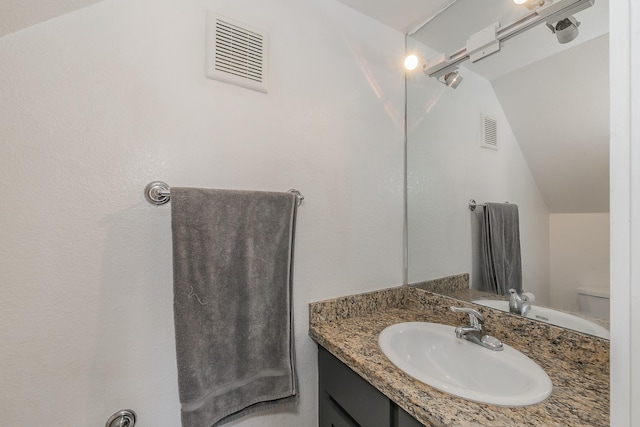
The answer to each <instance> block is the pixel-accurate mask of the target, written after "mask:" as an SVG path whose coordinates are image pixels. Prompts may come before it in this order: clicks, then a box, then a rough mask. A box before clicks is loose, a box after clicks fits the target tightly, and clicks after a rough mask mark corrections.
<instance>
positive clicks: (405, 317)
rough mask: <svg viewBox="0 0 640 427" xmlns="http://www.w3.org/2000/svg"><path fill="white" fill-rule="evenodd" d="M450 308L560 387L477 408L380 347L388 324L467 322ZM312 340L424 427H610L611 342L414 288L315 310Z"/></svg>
mask: <svg viewBox="0 0 640 427" xmlns="http://www.w3.org/2000/svg"><path fill="white" fill-rule="evenodd" d="M451 305H456V306H466V307H473V308H476V309H478V310H479V311H480V312H482V313H483V315H485V316H486V318H487V320H486V323H485V327H486V329H487V333H488V334H490V335H493V336H495V337H496V338H498V339H500V340H502V341H503V342H505V343H506V344H509V345H510V346H512V347H514V348H516V349H517V350H519V351H521V352H522V353H524V354H526V355H527V356H528V357H530V358H531V359H533V360H534V361H535V362H536V363H538V364H539V365H540V366H541V367H542V369H544V370H545V372H547V374H548V375H549V377H550V378H551V381H552V382H553V392H552V394H551V396H549V398H548V399H547V400H545V401H544V402H541V403H539V404H536V405H532V406H525V407H517V408H508V407H501V406H495V405H488V404H482V403H475V402H471V401H468V400H465V399H462V398H459V397H456V396H453V395H449V394H447V393H444V392H441V391H439V390H437V389H435V388H433V387H431V386H428V385H426V384H424V383H422V382H420V381H417V380H415V379H413V378H412V377H410V376H408V375H406V374H405V373H404V372H402V371H401V370H400V369H398V368H396V367H395V365H393V364H392V363H391V362H390V361H389V360H388V359H387V357H386V356H385V355H384V354H383V353H382V351H381V350H380V349H379V347H378V334H379V333H380V332H381V331H382V330H383V329H384V328H386V327H387V326H389V325H392V324H395V323H400V322H410V321H426V322H436V323H444V324H449V325H452V326H459V325H462V324H466V322H467V320H468V318H467V316H466V315H462V314H454V313H452V312H451V311H450V310H449V307H450V306H451ZM309 335H310V336H311V338H312V339H313V340H314V341H316V342H317V343H318V344H319V345H321V346H322V347H324V348H325V349H327V350H328V351H329V352H330V353H332V354H333V355H334V356H336V357H337V358H338V359H340V360H341V361H342V362H344V363H345V364H346V365H347V366H349V367H350V368H351V369H352V370H353V371H355V372H356V373H358V374H359V375H360V376H362V377H363V378H364V379H365V380H367V381H368V382H369V383H371V384H372V385H373V386H374V387H376V388H377V389H378V390H380V391H381V392H382V393H383V394H384V395H386V396H387V397H388V398H390V399H391V400H392V401H394V402H395V403H396V404H397V405H398V406H400V407H401V408H403V409H404V410H405V411H407V412H408V413H409V414H411V415H412V416H413V417H414V418H416V419H417V420H418V421H420V422H421V423H423V424H424V425H425V426H438V427H439V426H545V427H551V426H563V427H575V426H585V427H586V426H588V427H594V426H608V425H609V342H608V341H607V340H603V339H599V338H595V337H591V336H587V335H583V334H580V333H577V332H573V331H569V330H565V329H562V328H558V327H555V326H552V325H547V324H544V323H541V322H533V321H529V320H527V319H523V318H520V317H518V316H514V315H511V314H509V313H503V312H500V311H498V310H493V309H490V308H487V307H482V306H478V305H475V304H470V303H466V302H463V301H459V300H456V299H452V298H450V297H445V296H442V295H437V294H433V293H431V292H428V291H424V290H421V289H416V288H413V287H409V286H401V287H397V288H392V289H387V290H383V291H378V292H372V293H368V294H361V295H354V296H349V297H344V298H338V299H335V300H330V301H323V302H318V303H312V304H311V305H310V329H309Z"/></svg>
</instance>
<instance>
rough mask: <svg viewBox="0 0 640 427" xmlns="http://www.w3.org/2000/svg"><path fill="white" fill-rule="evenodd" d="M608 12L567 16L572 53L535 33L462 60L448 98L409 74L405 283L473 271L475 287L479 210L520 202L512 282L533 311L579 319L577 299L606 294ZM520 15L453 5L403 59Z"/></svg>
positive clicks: (502, 4)
mask: <svg viewBox="0 0 640 427" xmlns="http://www.w3.org/2000/svg"><path fill="white" fill-rule="evenodd" d="M608 7H609V4H608V1H606V0H597V1H596V2H595V4H594V5H593V6H592V7H590V8H588V9H586V10H583V11H580V12H578V13H576V15H575V18H576V19H577V20H578V21H579V22H580V23H581V25H580V26H579V30H580V34H579V36H578V37H577V38H576V39H575V40H573V41H572V42H570V43H566V44H559V43H558V40H557V38H556V37H555V35H554V34H552V33H551V31H550V30H549V28H547V27H546V26H545V25H544V24H542V25H538V26H536V27H534V28H533V29H530V30H528V31H526V32H524V33H522V34H520V35H518V36H516V37H515V38H512V39H509V40H507V41H505V42H504V43H503V44H502V46H501V50H500V51H499V52H497V53H495V54H493V55H491V56H488V57H486V58H484V59H482V60H480V61H478V62H475V63H470V62H469V61H467V62H465V63H463V64H462V65H461V66H460V69H459V72H460V75H461V76H462V77H463V78H464V80H463V81H462V83H460V84H459V86H458V87H457V88H455V89H453V88H450V87H447V86H445V85H444V84H442V83H440V82H439V81H438V80H437V79H435V78H429V77H428V76H426V75H425V74H424V73H423V72H421V67H418V68H417V69H416V70H415V71H412V72H407V183H408V187H407V191H408V196H407V198H408V200H407V204H408V206H407V211H408V229H409V237H408V254H409V259H408V282H409V283H410V284H412V283H418V282H423V281H428V280H432V279H437V278H442V277H447V276H451V275H456V274H459V273H470V287H471V288H472V289H479V285H480V282H479V281H480V277H481V274H480V271H479V268H480V264H479V240H480V239H479V218H480V215H482V210H481V209H477V210H476V211H475V212H471V211H470V210H469V209H468V206H467V204H468V202H469V200H470V199H475V200H476V201H477V202H478V203H484V202H505V201H508V202H510V203H515V204H517V205H518V207H519V217H520V240H521V253H522V277H523V280H522V283H523V288H524V290H525V291H527V292H531V293H533V294H535V296H536V302H535V305H540V306H547V307H552V308H555V309H559V310H563V311H570V312H575V313H581V311H583V310H581V307H580V306H579V298H578V295H579V294H578V290H579V289H587V290H593V291H595V293H597V294H599V295H601V296H606V295H607V294H608V292H609V151H608V150H609V70H608V62H609V61H608V58H609V49H608V42H609V41H608ZM528 12H529V11H528V9H526V8H524V7H523V6H518V5H515V4H514V2H513V1H512V0H457V1H456V2H454V3H452V4H451V6H450V7H448V8H446V9H445V10H444V11H442V12H441V13H439V14H438V15H437V16H435V17H434V18H433V19H431V20H429V21H427V24H425V25H424V26H423V27H422V28H420V29H419V30H418V31H417V32H415V33H414V34H412V35H410V36H408V37H407V51H408V52H418V53H419V54H420V55H421V56H422V57H423V58H427V59H431V58H436V57H437V56H438V55H439V54H442V53H445V54H451V53H453V52H455V51H457V50H458V49H460V48H462V47H464V46H465V43H466V41H467V39H469V37H470V36H472V35H473V34H475V33H476V32H478V31H480V30H482V29H483V28H486V27H487V26H489V25H491V24H493V23H495V22H500V23H501V25H505V24H508V23H511V22H513V21H514V20H515V19H517V18H519V17H521V16H522V15H523V14H526V13H528ZM483 115H486V116H489V117H491V118H493V119H495V120H496V123H497V150H492V149H487V148H485V147H483V146H482V126H481V120H482V117H483ZM582 314H585V315H586V316H593V314H592V313H590V312H588V311H587V310H584V311H583V313H582ZM595 316H596V317H598V315H595ZM607 320H608V319H607Z"/></svg>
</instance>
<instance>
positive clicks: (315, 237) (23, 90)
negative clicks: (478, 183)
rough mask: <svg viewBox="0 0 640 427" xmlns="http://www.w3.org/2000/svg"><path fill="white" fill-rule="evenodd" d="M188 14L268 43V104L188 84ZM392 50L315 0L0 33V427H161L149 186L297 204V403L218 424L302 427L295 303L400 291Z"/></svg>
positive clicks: (226, 88) (185, 7)
mask: <svg viewBox="0 0 640 427" xmlns="http://www.w3.org/2000/svg"><path fill="white" fill-rule="evenodd" d="M205 9H212V10H215V11H218V12H219V13H221V14H223V15H226V16H229V17H232V18H235V19H237V20H240V21H242V22H245V23H247V24H249V25H252V26H255V27H258V28H261V29H264V30H267V31H268V32H269V34H270V37H271V90H270V93H269V94H268V95H264V94H261V93H257V92H252V91H249V90H246V89H243V88H239V87H235V86H230V85H226V84H223V83H220V82H216V81H212V80H206V79H205V78H204V77H203V63H204V22H205ZM403 47H404V37H403V35H402V34H400V33H398V32H396V31H395V30H391V29H389V28H387V27H384V26H382V25H381V24H379V23H376V22H374V21H373V20H371V19H370V18H366V17H364V16H362V15H359V14H357V13H355V12H353V11H352V10H351V9H348V8H346V7H345V6H343V5H340V4H338V3H335V2H333V1H327V0H310V1H305V2H298V1H294V0H272V1H269V2H262V1H257V0H234V1H223V0H210V1H205V0H200V1H199V0H138V1H135V2H131V1H127V0H105V1H102V2H100V3H98V4H96V5H94V6H90V7H87V8H84V9H82V10H79V11H77V12H74V13H71V14H68V15H65V16H63V17H60V18H57V19H54V20H52V21H48V22H45V23H43V24H40V25H37V26H35V27H31V28H28V29H26V30H23V31H20V32H18V33H14V34H11V35H8V36H5V37H3V38H0V63H1V64H2V67H0V99H1V100H2V102H0V144H2V150H0V183H1V184H2V193H3V194H2V196H3V200H2V208H1V209H0V213H1V215H2V217H1V219H2V227H1V228H0V230H1V231H0V271H1V273H2V278H3V286H2V290H3V292H2V298H0V343H2V344H1V350H0V352H1V357H0V359H1V360H2V363H0V377H1V378H2V381H1V385H0V391H1V394H2V395H3V398H2V402H1V403H0V406H1V411H0V412H1V413H2V421H1V424H3V425H21V426H44V425H65V426H97V425H104V423H105V421H106V419H107V418H108V416H109V415H111V413H113V412H115V411H116V410H118V409H122V408H132V409H134V410H135V411H137V412H138V415H139V418H140V425H141V426H148V427H150V426H153V427H175V426H178V425H179V402H178V394H177V378H176V361H175V346H174V336H173V334H174V330H173V311H172V298H173V295H172V292H173V291H172V268H171V240H170V239H171V236H170V208H169V207H168V206H163V207H155V206H151V205H150V204H148V203H147V202H146V201H145V200H144V198H143V189H144V187H145V185H146V184H147V183H149V182H150V181H153V180H158V179H160V180H164V181H166V182H168V183H169V184H170V185H174V186H200V187H212V188H236V189H255V190H274V191H280V190H281V191H284V190H287V189H289V188H291V187H296V188H298V189H300V190H301V191H302V193H303V194H304V196H305V197H306V199H305V203H304V205H303V206H302V207H301V208H300V210H299V220H298V229H297V241H296V257H295V263H296V264H295V266H296V268H295V277H294V281H295V283H294V305H295V307H294V310H295V324H296V350H297V355H298V368H299V369H298V372H299V376H300V378H299V379H300V395H301V399H302V400H301V405H300V407H299V408H298V411H297V413H293V414H291V413H286V412H284V413H273V414H270V415H266V416H257V417H251V418H247V419H244V420H242V421H239V422H236V423H234V424H233V425H238V426H258V425H260V426H273V427H276V426H277V427H282V426H291V427H299V426H312V425H315V423H316V422H317V421H316V400H317V395H316V393H317V392H316V382H317V371H316V360H315V357H316V352H315V346H314V344H313V342H312V341H311V340H310V339H309V338H308V336H307V327H308V314H307V304H308V303H309V302H310V301H315V300H320V299H325V298H329V297H334V296H338V295H345V294H353V293H357V292H362V291H367V290H374V289H379V288H385V287H389V286H396V285H399V284H401V281H402V265H403V263H402V253H403V250H402V217H403V208H402V205H403V196H402V194H403V189H402V183H403V170H402V167H403V152H404V151H403V125H402V120H403V119H402V117H403V102H404V91H403V73H402V70H401V69H400V63H401V61H400V60H399V59H400V58H401V56H402V52H403Z"/></svg>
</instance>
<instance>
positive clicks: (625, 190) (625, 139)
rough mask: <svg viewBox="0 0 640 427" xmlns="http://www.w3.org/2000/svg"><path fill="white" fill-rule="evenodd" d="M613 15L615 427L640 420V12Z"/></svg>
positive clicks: (628, 8)
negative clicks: (639, 366) (639, 362)
mask: <svg viewBox="0 0 640 427" xmlns="http://www.w3.org/2000/svg"><path fill="white" fill-rule="evenodd" d="M635 6H637V3H636V2H635V1H632V0H620V1H613V2H611V5H610V13H611V33H610V38H611V45H610V54H611V56H610V59H611V64H610V67H611V68H610V70H611V75H615V76H616V78H614V79H611V99H610V102H611V152H610V154H611V156H610V158H611V425H612V426H615V427H631V426H635V425H636V424H637V420H638V418H639V417H640V406H638V405H637V404H636V402H637V396H638V395H640V369H638V361H639V360H640V327H638V326H637V325H640V261H639V254H640V246H639V245H640V197H639V196H640V150H638V149H637V148H638V147H639V146H640V120H638V111H640V50H639V49H638V44H639V43H640V8H638V7H635Z"/></svg>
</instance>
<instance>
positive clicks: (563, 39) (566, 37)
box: [547, 16, 580, 44]
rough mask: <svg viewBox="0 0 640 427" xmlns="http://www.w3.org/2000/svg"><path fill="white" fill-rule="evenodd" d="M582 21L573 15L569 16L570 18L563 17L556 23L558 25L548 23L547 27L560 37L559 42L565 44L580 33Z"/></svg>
mask: <svg viewBox="0 0 640 427" xmlns="http://www.w3.org/2000/svg"><path fill="white" fill-rule="evenodd" d="M579 26H580V23H579V22H578V21H577V20H576V18H574V17H573V16H569V17H568V18H564V19H561V20H560V21H558V22H557V23H556V25H555V26H554V25H551V24H549V23H547V27H549V28H550V29H551V32H553V33H554V34H555V35H556V37H557V38H558V43H560V44H565V43H569V42H570V41H572V40H575V38H576V37H578V34H580V31H579V30H578V27H579Z"/></svg>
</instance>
